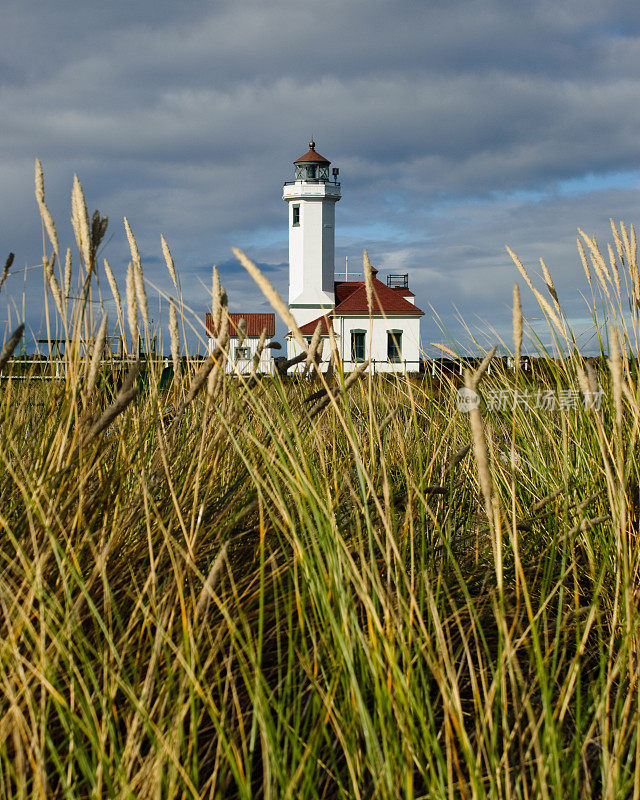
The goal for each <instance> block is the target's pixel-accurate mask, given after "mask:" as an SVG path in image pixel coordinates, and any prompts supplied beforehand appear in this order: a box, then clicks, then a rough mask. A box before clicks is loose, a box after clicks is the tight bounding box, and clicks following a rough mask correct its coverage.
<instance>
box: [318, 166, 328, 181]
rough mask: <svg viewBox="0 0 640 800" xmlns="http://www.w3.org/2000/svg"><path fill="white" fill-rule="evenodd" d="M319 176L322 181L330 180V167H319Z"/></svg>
mask: <svg viewBox="0 0 640 800" xmlns="http://www.w3.org/2000/svg"><path fill="white" fill-rule="evenodd" d="M318 178H319V179H320V180H321V181H328V180H329V167H318Z"/></svg>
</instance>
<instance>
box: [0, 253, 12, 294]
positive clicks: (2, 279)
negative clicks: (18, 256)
mask: <svg viewBox="0 0 640 800" xmlns="http://www.w3.org/2000/svg"><path fill="white" fill-rule="evenodd" d="M14 258H15V253H9V255H8V256H7V260H6V261H5V263H4V269H3V270H2V276H1V277H0V289H2V287H3V286H4V282H5V281H6V280H7V278H8V277H9V270H10V269H11V265H12V264H13V259H14Z"/></svg>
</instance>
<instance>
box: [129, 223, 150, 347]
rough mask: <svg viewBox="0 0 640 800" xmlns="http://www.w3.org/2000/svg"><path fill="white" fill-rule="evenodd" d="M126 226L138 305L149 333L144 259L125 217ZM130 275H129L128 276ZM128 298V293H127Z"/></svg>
mask: <svg viewBox="0 0 640 800" xmlns="http://www.w3.org/2000/svg"><path fill="white" fill-rule="evenodd" d="M124 228H125V231H126V232H127V240H128V242H129V250H131V260H132V263H133V278H134V284H135V289H136V297H137V299H138V306H139V307H140V312H141V314H142V321H143V323H144V330H145V334H146V335H147V336H148V335H149V305H148V303H147V292H146V290H145V288H144V274H143V272H142V261H141V259H140V251H139V250H138V243H137V242H136V237H135V236H134V235H133V231H132V230H131V226H130V225H129V220H128V219H127V218H126V217H125V218H124ZM127 277H128V276H127ZM127 299H128V295H127Z"/></svg>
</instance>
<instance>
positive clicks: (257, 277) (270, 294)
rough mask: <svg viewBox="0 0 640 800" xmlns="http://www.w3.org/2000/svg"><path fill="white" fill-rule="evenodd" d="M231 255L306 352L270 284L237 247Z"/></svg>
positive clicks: (279, 298)
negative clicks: (249, 276)
mask: <svg viewBox="0 0 640 800" xmlns="http://www.w3.org/2000/svg"><path fill="white" fill-rule="evenodd" d="M233 253H234V255H235V257H236V258H237V259H238V261H239V262H240V263H241V264H242V266H243V267H244V268H245V269H246V270H247V272H248V273H249V275H251V277H252V278H253V280H254V281H255V282H256V283H257V284H258V286H259V287H260V289H261V291H262V293H263V294H264V296H265V297H266V298H267V300H268V301H269V302H270V303H271V305H272V306H273V308H274V309H275V311H276V312H277V314H278V316H279V317H280V319H281V320H282V321H283V322H284V324H285V325H288V327H289V330H290V331H291V333H292V334H293V338H294V339H295V340H296V342H297V343H298V344H299V345H300V347H302V349H303V350H305V351H306V349H307V344H306V342H305V340H304V337H303V335H302V334H301V333H300V328H298V324H297V323H296V321H295V319H294V317H293V314H292V313H291V312H290V311H289V309H288V308H287V306H286V305H285V303H284V302H283V301H282V298H281V297H280V295H279V294H278V293H277V292H276V290H275V289H274V288H273V286H272V285H271V282H270V281H269V280H268V279H267V278H265V276H264V275H263V274H262V272H260V270H259V269H258V267H256V265H255V264H254V263H253V261H251V260H250V259H248V258H247V257H246V256H245V254H244V253H243V252H242V250H238V248H237V247H234V248H233Z"/></svg>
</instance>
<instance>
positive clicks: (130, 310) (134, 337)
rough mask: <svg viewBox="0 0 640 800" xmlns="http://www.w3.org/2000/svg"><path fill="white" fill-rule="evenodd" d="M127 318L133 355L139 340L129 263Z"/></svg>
mask: <svg viewBox="0 0 640 800" xmlns="http://www.w3.org/2000/svg"><path fill="white" fill-rule="evenodd" d="M127 316H128V320H129V330H130V331H131V349H132V352H133V353H137V352H138V343H139V338H140V336H139V333H138V304H137V303H136V279H135V267H134V266H133V262H131V261H130V262H129V268H128V269H127Z"/></svg>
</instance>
